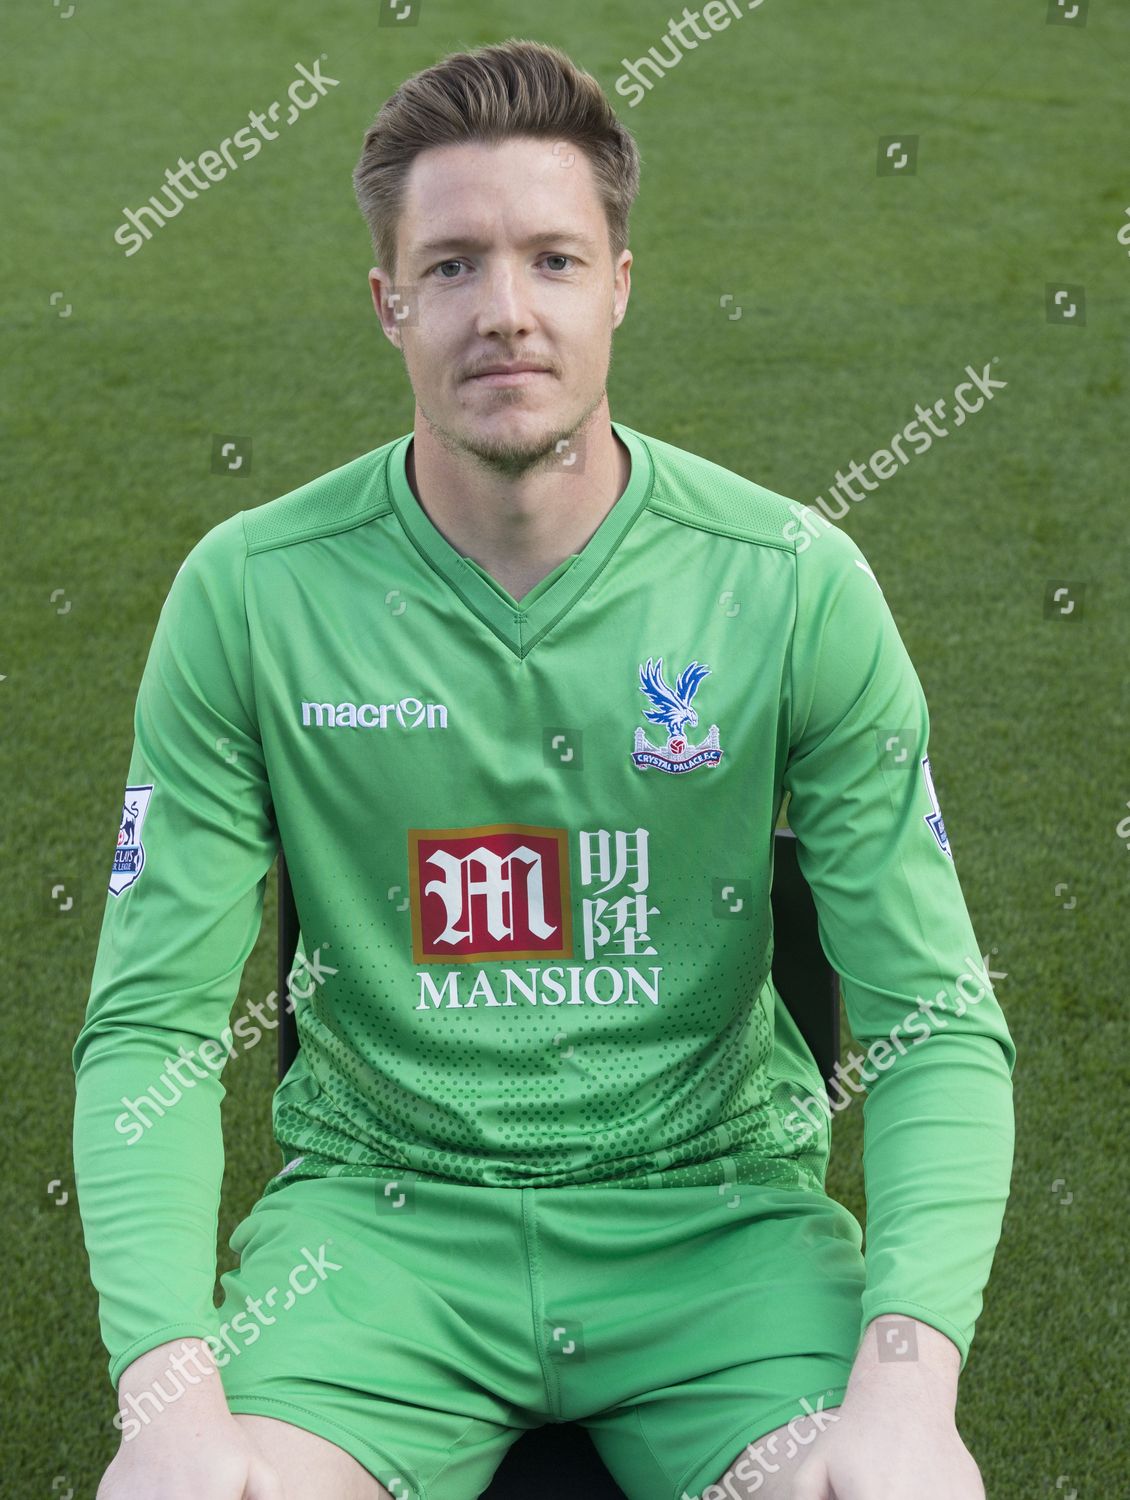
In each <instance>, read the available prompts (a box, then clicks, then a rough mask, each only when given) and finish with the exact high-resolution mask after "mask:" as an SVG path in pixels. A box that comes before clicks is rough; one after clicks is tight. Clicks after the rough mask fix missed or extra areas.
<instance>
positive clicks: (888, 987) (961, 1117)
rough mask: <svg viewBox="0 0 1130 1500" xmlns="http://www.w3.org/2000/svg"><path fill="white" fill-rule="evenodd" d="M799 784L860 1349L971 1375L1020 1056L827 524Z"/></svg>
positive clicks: (919, 719)
mask: <svg viewBox="0 0 1130 1500" xmlns="http://www.w3.org/2000/svg"><path fill="white" fill-rule="evenodd" d="M796 580H797V582H796V589H797V600H796V620H795V631H794V639H793V650H792V663H791V685H790V695H791V700H792V701H791V712H790V730H789V737H790V742H789V752H788V760H787V766H786V771H785V776H784V784H785V787H786V789H787V790H788V792H789V793H790V802H789V807H788V819H789V824H790V826H791V827H792V829H793V831H794V833H795V834H796V836H797V857H798V861H799V864H800V868H801V871H802V872H803V874H804V876H805V878H806V880H807V881H808V883H809V885H810V887H811V888H812V892H813V896H814V898H815V902H816V908H817V913H818V917H819V927H820V937H821V941H822V943H823V946H824V951H825V953H826V954H827V956H828V959H829V961H830V962H831V964H832V965H833V967H834V968H835V970H836V971H837V973H838V974H839V975H840V980H841V989H842V993H843V997H844V1005H845V1009H846V1011H847V1016H848V1020H849V1023H850V1027H851V1031H852V1033H853V1035H854V1037H855V1039H856V1041H857V1042H858V1043H859V1049H860V1050H859V1051H856V1052H853V1053H852V1055H851V1057H850V1058H849V1060H848V1062H847V1063H846V1064H844V1065H843V1077H842V1078H841V1079H840V1081H839V1085H838V1090H837V1092H838V1095H839V1097H838V1098H837V1099H836V1100H835V1101H834V1102H833V1105H832V1110H833V1115H834V1113H835V1111H836V1110H837V1109H839V1108H841V1107H846V1105H847V1103H848V1102H849V1100H850V1099H851V1098H852V1097H854V1096H856V1095H860V1094H862V1095H863V1096H864V1104H863V1121H864V1125H863V1142H864V1144H863V1173H864V1186H865V1191H866V1196H867V1222H866V1237H865V1247H864V1254H865V1261H866V1268H867V1271H866V1285H865V1289H864V1293H863V1300H862V1322H861V1325H860V1333H861V1335H862V1333H863V1331H864V1330H865V1329H866V1327H867V1325H868V1323H869V1322H870V1321H871V1320H872V1319H873V1318H875V1317H877V1316H879V1315H880V1314H885V1313H892V1314H894V1313H902V1314H904V1315H908V1316H910V1317H912V1318H916V1319H918V1320H920V1321H921V1322H923V1323H928V1324H930V1325H931V1326H932V1327H934V1328H937V1329H938V1330H939V1331H940V1332H942V1333H944V1334H945V1335H946V1336H947V1337H948V1338H950V1339H951V1340H952V1341H953V1343H954V1344H956V1345H957V1347H958V1349H959V1350H960V1352H961V1369H962V1370H964V1368H965V1365H966V1361H967V1360H968V1356H969V1346H970V1343H971V1342H972V1338H973V1330H974V1325H975V1323H976V1320H977V1317H978V1316H979V1314H980V1311H981V1306H982V1296H981V1294H982V1291H983V1289H984V1286H985V1283H986V1282H987V1280H988V1276H989V1271H990V1268H991V1265H992V1260H993V1255H994V1253H995V1250H996V1246H997V1242H998V1240H999V1238H1000V1230H1001V1223H1002V1219H1003V1215H1004V1208H1005V1203H1006V1201H1007V1198H1008V1191H1009V1182H1010V1177H1011V1171H1012V1157H1013V1143H1014V1117H1013V1105H1012V1073H1013V1068H1014V1066H1015V1061H1016V1051H1015V1047H1014V1044H1013V1041H1012V1038H1011V1036H1010V1034H1009V1031H1008V1027H1007V1025H1006V1022H1005V1018H1004V1015H1003V1013H1002V1011H1001V1008H1000V1006H999V1004H998V1002H997V999H996V997H995V995H994V993H993V989H992V983H991V979H990V977H989V974H988V972H987V969H988V965H987V963H986V962H985V961H984V959H983V957H982V954H981V949H980V947H979V946H978V943H977V940H976V938H975V936H974V933H973V928H972V924H971V922H970V919H969V914H968V911H967V909H966V905H965V901H964V898H963V896H962V892H961V887H960V885H959V883H958V877H957V871H956V868H955V865H954V859H953V852H952V850H951V848H950V845H949V840H948V837H947V835H946V832H945V827H944V824H943V822H942V817H941V813H940V810H939V808H938V805H937V799H936V795H935V791H934V785H933V780H932V777H931V771H930V762H929V757H928V739H929V731H930V723H929V717H928V713H927V706H926V700H925V696H924V694H923V691H922V687H921V684H920V683H919V680H918V676H917V674H916V672H915V670H914V667H913V665H912V663H911V661H910V658H909V656H908V654H907V651H906V648H905V646H904V645H903V642H902V639H901V637H900V635H899V632H898V629H897V627H896V625H895V622H894V618H893V616H892V615H891V612H890V609H889V608H888V606H887V603H886V600H885V598H884V597H883V593H882V590H881V588H880V586H879V584H878V583H877V582H876V580H875V577H874V575H873V574H872V572H871V569H870V567H869V566H868V564H867V561H866V559H865V557H864V556H863V553H862V552H861V551H860V549H859V548H858V547H857V546H856V544H855V543H854V542H853V541H852V540H851V538H850V537H848V536H847V534H846V533H845V532H842V531H839V530H838V529H836V528H831V527H830V528H829V529H828V530H827V531H826V532H823V533H822V534H820V535H819V536H817V537H816V538H815V539H812V540H811V543H810V545H809V546H808V547H807V548H802V547H801V546H800V545H798V548H797V556H796Z"/></svg>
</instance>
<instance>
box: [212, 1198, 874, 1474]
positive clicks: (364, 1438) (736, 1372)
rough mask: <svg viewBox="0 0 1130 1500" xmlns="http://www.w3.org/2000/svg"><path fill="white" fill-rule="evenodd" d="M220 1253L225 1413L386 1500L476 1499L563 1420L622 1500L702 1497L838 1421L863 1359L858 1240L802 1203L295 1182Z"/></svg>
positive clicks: (831, 1203) (847, 1218) (821, 1206)
mask: <svg viewBox="0 0 1130 1500" xmlns="http://www.w3.org/2000/svg"><path fill="white" fill-rule="evenodd" d="M230 1244H231V1248H232V1250H233V1252H236V1253H237V1254H238V1255H239V1256H240V1263H239V1266H238V1268H237V1269H235V1270H232V1271H229V1272H228V1273H226V1274H225V1275H224V1277H223V1278H222V1284H223V1289H224V1293H225V1297H224V1302H223V1306H222V1307H221V1309H220V1310H219V1318H220V1324H221V1337H222V1339H223V1343H222V1345H217V1346H216V1349H217V1354H216V1361H217V1364H218V1365H220V1369H221V1378H222V1380H223V1384H224V1391H225V1394H226V1396H227V1400H228V1405H229V1407H230V1408H231V1410H232V1411H233V1412H254V1413H258V1414H259V1415H261V1416H268V1417H278V1418H281V1419H282V1420H283V1421H287V1422H292V1423H294V1424H295V1425H296V1426H298V1427H302V1428H305V1429H307V1430H308V1431H310V1432H314V1433H318V1434H319V1435H320V1436H322V1437H325V1438H328V1439H329V1440H330V1441H331V1442H334V1443H336V1444H338V1446H339V1447H341V1448H344V1449H345V1450H346V1451H347V1452H348V1453H350V1454H352V1455H353V1457H354V1458H356V1459H357V1460H358V1461H359V1462H360V1463H361V1464H362V1465H363V1466H364V1467H365V1468H367V1469H368V1470H369V1471H370V1472H371V1473H372V1474H373V1475H375V1476H376V1478H377V1479H378V1480H379V1481H380V1482H381V1483H382V1484H383V1485H384V1486H385V1488H386V1489H389V1490H391V1492H392V1493H393V1494H394V1495H396V1496H397V1497H398V1500H475V1497H476V1496H478V1495H480V1494H481V1493H482V1491H483V1490H485V1489H486V1488H487V1486H488V1484H489V1482H490V1479H491V1477H492V1475H493V1474H494V1472H495V1470H496V1469H497V1468H498V1466H499V1464H500V1463H501V1462H502V1459H503V1457H504V1455H505V1453H506V1450H507V1449H508V1448H509V1447H510V1445H511V1444H512V1443H514V1442H516V1441H517V1439H518V1438H519V1437H520V1436H521V1435H522V1433H523V1432H524V1431H526V1430H527V1429H529V1428H531V1427H540V1426H541V1425H542V1424H543V1423H546V1422H563V1421H572V1422H577V1423H579V1424H581V1425H582V1426H584V1427H586V1428H587V1429H588V1431H589V1433H590V1434H591V1436H592V1439H593V1442H594V1444H595V1446H596V1448H597V1450H598V1452H599V1453H600V1455H601V1458H602V1459H603V1461H604V1463H605V1465H606V1466H607V1468H608V1469H609V1470H610V1472H611V1473H612V1475H613V1477H614V1478H615V1479H616V1481H617V1483H618V1484H619V1485H620V1487H621V1489H622V1490H623V1491H624V1494H625V1495H626V1496H628V1500H663V1497H668V1496H669V1497H671V1500H682V1497H683V1496H684V1495H686V1496H691V1497H693V1496H699V1495H701V1494H702V1492H703V1490H704V1489H707V1488H708V1487H709V1486H710V1485H712V1484H714V1483H715V1482H716V1481H717V1480H718V1479H719V1478H720V1477H721V1475H722V1474H723V1472H724V1471H725V1470H726V1468H727V1467H728V1466H729V1465H730V1464H731V1463H732V1462H733V1461H734V1459H735V1458H737V1457H738V1455H739V1453H740V1452H741V1450H742V1449H743V1448H744V1447H745V1445H746V1444H748V1443H753V1442H756V1440H757V1439H758V1438H760V1437H762V1436H764V1435H765V1434H766V1433H767V1432H769V1431H770V1430H771V1429H773V1428H775V1427H778V1426H780V1425H781V1424H782V1423H784V1422H786V1421H789V1420H790V1419H791V1418H793V1417H796V1418H798V1419H801V1421H803V1419H804V1418H805V1413H806V1411H816V1412H819V1411H820V1410H822V1409H824V1408H828V1407H833V1406H837V1405H839V1403H840V1401H841V1400H842V1399H843V1395H844V1392H845V1390H846V1387H847V1382H848V1376H849V1374H850V1371H851V1366H852V1362H853V1360H854V1357H855V1352H856V1349H857V1347H858V1344H859V1337H860V1318H861V1297H862V1293H863V1288H864V1263H863V1255H862V1253H861V1245H862V1232H861V1230H860V1226H859V1222H858V1220H857V1219H856V1218H855V1217H854V1215H852V1214H851V1213H850V1212H849V1211H848V1210H847V1209H846V1208H845V1207H843V1205H842V1204H840V1203H837V1202H836V1201H835V1200H834V1199H832V1198H829V1197H828V1196H827V1195H826V1194H823V1193H816V1192H812V1191H808V1190H805V1189H796V1188H773V1187H764V1186H759V1187H758V1186H747V1185H744V1184H743V1185H733V1184H729V1185H727V1186H725V1187H724V1188H719V1187H672V1188H616V1187H608V1188H605V1187H598V1188H591V1187H588V1188H487V1187H471V1186H466V1185H464V1184H460V1183H449V1182H442V1181H437V1180H436V1179H434V1178H417V1179H412V1178H411V1177H410V1176H407V1175H406V1176H405V1177H401V1178H397V1179H392V1178H389V1179H387V1180H384V1179H382V1180H378V1181H374V1180H373V1179H372V1178H370V1177H364V1178H363V1177H328V1178H314V1179H298V1180H295V1181H294V1182H293V1183H290V1184H288V1185H287V1186H286V1187H284V1188H281V1189H279V1190H278V1191H276V1192H274V1193H272V1194H270V1195H269V1196H268V1197H265V1198H262V1199H260V1201H259V1202H258V1203H256V1205H255V1207H254V1208H253V1209H252V1210H251V1212H250V1213H249V1214H248V1216H247V1217H246V1218H245V1219H244V1220H243V1221H242V1222H241V1223H240V1224H239V1225H238V1226H237V1228H236V1230H235V1232H234V1233H233V1235H232V1237H231V1241H230ZM816 1421H817V1419H815V1418H813V1419H811V1421H810V1423H809V1426H811V1427H812V1429H813V1430H812V1431H811V1433H810V1435H807V1436H805V1437H803V1438H802V1439H801V1441H803V1442H806V1443H807V1442H809V1441H811V1440H812V1437H814V1436H815V1435H816V1425H814V1424H816ZM800 1428H801V1422H798V1426H797V1428H796V1429H795V1430H796V1431H797V1432H798V1433H799V1431H800Z"/></svg>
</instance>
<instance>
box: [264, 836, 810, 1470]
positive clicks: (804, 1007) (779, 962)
mask: <svg viewBox="0 0 1130 1500" xmlns="http://www.w3.org/2000/svg"><path fill="white" fill-rule="evenodd" d="M773 851H774V857H773V889H772V892H771V898H770V899H771V902H772V907H773V938H774V946H773V966H772V972H773V983H774V985H775V986H776V989H777V993H778V994H779V995H780V997H781V999H782V1001H783V1002H784V1003H785V1006H786V1008H787V1009H788V1012H789V1015H790V1016H791V1017H792V1018H793V1020H794V1021H795V1023H796V1026H797V1029H798V1030H799V1031H800V1034H801V1036H802V1037H803V1038H804V1040H805V1043H806V1044H807V1046H808V1048H809V1050H810V1051H811V1053H812V1056H813V1058H814V1059H815V1061H816V1065H817V1067H818V1068H819V1069H820V1076H821V1077H822V1078H823V1079H824V1081H825V1085H826V1086H827V1088H828V1092H829V1097H830V1098H831V1097H833V1096H832V1092H831V1085H832V1079H833V1076H834V1072H835V1068H836V1065H837V1063H838V1062H839V1057H840V1002H839V980H838V976H837V975H836V972H835V970H834V969H833V968H832V966H831V965H830V964H829V963H828V960H827V958H826V957H825V955H824V950H823V948H822V947H821V945H820V934H819V929H818V926H817V921H816V905H815V902H814V901H813V899H812V892H811V890H810V889H809V887H808V884H807V882H806V881H805V879H804V876H803V875H802V874H801V870H800V865H799V863H798V862H797V853H796V836H795V834H794V833H793V832H792V830H791V829H788V828H778V829H777V830H776V833H775V835H774V840H773ZM278 870H279V944H278V975H279V977H278V994H279V998H280V1001H282V1013H281V1019H280V1023H279V1077H280V1079H281V1078H282V1077H284V1075H285V1074H286V1072H287V1069H288V1068H289V1067H290V1065H291V1063H292V1062H293V1061H294V1059H295V1057H296V1056H297V1055H298V1029H297V1027H296V1025H295V1020H294V1013H293V1011H291V1010H289V1009H288V1008H287V1007H286V1004H285V1001H286V997H287V995H288V984H287V978H288V975H289V974H290V971H291V969H292V967H293V965H294V955H295V952H296V949H297V944H298V935H299V921H298V909H297V907H296V905H295V900H294V891H293V889H292V887H291V884H290V878H289V876H288V874H287V868H286V859H285V857H284V855H283V853H282V851H281V849H280V851H279V858H278ZM534 1494H536V1495H538V1496H540V1497H542V1500H559V1497H560V1500H566V1497H568V1500H574V1497H576V1496H577V1495H584V1496H586V1500H624V1492H623V1491H622V1490H621V1489H620V1487H619V1485H618V1484H616V1482H615V1481H614V1480H613V1478H612V1476H611V1475H610V1474H609V1472H608V1470H607V1469H606V1468H605V1467H604V1464H603V1463H602V1462H601V1459H600V1455H599V1454H598V1453H597V1451H596V1448H595V1447H594V1446H593V1442H592V1439H591V1437H590V1436H589V1434H588V1432H587V1431H586V1430H585V1429H584V1428H583V1427H581V1426H580V1425H579V1424H578V1423H576V1422H547V1423H545V1425H544V1426H542V1427H535V1428H532V1429H531V1430H530V1431H529V1432H526V1433H523V1434H522V1436H521V1437H520V1438H518V1439H517V1441H516V1442H515V1443H514V1444H513V1446H512V1447H511V1448H510V1449H509V1451H508V1452H507V1454H506V1457H505V1458H504V1459H503V1461H502V1463H501V1464H500V1465H499V1468H498V1470H497V1472H496V1474H495V1476H494V1478H493V1479H492V1480H491V1482H490V1484H489V1486H488V1487H487V1489H486V1490H484V1491H483V1495H482V1496H481V1497H480V1500H527V1497H528V1496H530V1495H534Z"/></svg>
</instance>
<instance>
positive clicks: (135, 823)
mask: <svg viewBox="0 0 1130 1500" xmlns="http://www.w3.org/2000/svg"><path fill="white" fill-rule="evenodd" d="M152 795H153V787H152V785H150V786H127V787H126V795H125V799H124V801H123V804H122V826H121V827H120V828H119V829H118V847H117V848H116V849H115V850H114V868H113V869H112V870H111V871H110V894H111V895H112V896H120V895H121V894H122V892H123V891H124V890H128V889H129V887H130V886H131V885H132V884H133V883H134V881H135V880H136V879H137V877H138V876H139V875H140V874H141V872H142V870H143V869H144V868H145V845H144V844H143V843H142V841H141V825H142V824H143V823H144V822H145V814H146V813H147V812H148V811H149V799H150V797H152Z"/></svg>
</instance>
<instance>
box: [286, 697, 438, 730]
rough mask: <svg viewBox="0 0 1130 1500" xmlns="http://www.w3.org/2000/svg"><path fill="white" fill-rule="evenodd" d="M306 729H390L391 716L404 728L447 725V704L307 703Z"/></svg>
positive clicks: (404, 700)
mask: <svg viewBox="0 0 1130 1500" xmlns="http://www.w3.org/2000/svg"><path fill="white" fill-rule="evenodd" d="M301 707H302V725H303V728H305V729H387V728H388V726H389V722H390V719H391V720H394V721H395V722H396V723H397V724H399V725H400V727H401V728H402V729H418V728H419V727H420V726H421V725H424V727H425V728H427V729H446V728H447V705H446V704H444V703H424V702H423V701H422V700H421V699H419V698H401V700H400V702H399V703H305V702H304V703H303V704H302V705H301Z"/></svg>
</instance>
